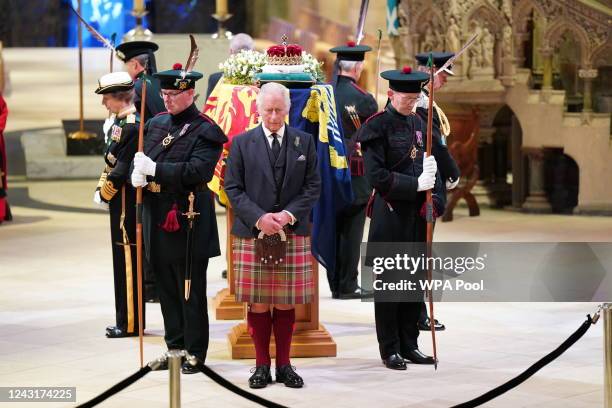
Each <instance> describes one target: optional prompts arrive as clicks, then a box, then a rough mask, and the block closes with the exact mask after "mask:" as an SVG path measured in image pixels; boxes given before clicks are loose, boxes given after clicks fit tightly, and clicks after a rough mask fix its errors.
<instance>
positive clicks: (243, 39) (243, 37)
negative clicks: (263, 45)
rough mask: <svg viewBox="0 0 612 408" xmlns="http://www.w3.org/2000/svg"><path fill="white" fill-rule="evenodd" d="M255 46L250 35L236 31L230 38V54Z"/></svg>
mask: <svg viewBox="0 0 612 408" xmlns="http://www.w3.org/2000/svg"><path fill="white" fill-rule="evenodd" d="M253 48H255V43H254V42H253V38H251V36H250V35H248V34H245V33H238V34H236V35H235V36H233V37H232V39H231V40H230V54H236V53H238V52H240V51H242V50H252V49H253Z"/></svg>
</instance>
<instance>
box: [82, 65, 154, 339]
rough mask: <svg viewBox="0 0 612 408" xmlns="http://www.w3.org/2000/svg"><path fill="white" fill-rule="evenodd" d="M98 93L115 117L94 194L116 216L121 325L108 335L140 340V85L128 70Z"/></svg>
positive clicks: (102, 82)
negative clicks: (136, 173)
mask: <svg viewBox="0 0 612 408" xmlns="http://www.w3.org/2000/svg"><path fill="white" fill-rule="evenodd" d="M96 93H97V94H100V95H102V104H103V105H104V106H105V107H106V108H107V109H108V110H109V111H110V112H111V113H112V114H114V115H115V119H114V123H113V125H112V126H111V128H110V131H109V133H110V143H109V144H108V146H107V149H106V152H105V154H104V160H105V161H106V167H105V169H104V171H103V172H102V175H101V177H100V182H99V183H98V187H97V188H96V191H95V193H94V202H95V203H96V204H98V205H99V206H101V207H103V208H108V210H109V212H110V229H111V246H112V250H113V271H114V282H115V314H116V324H115V326H109V327H107V328H106V337H109V338H117V337H127V336H138V282H137V278H136V250H135V248H133V247H132V246H131V245H132V244H135V243H136V220H135V205H136V192H135V190H134V188H133V187H132V186H131V184H130V183H127V181H128V180H129V169H130V165H131V163H132V160H133V159H134V154H135V153H136V150H137V147H138V126H139V122H140V117H139V115H138V112H136V107H135V106H134V104H133V100H134V81H132V78H131V77H130V75H129V74H128V73H127V72H113V73H110V74H106V75H104V76H103V77H101V78H100V79H99V80H98V89H96ZM142 315H143V316H144V315H145V313H144V305H143V313H142Z"/></svg>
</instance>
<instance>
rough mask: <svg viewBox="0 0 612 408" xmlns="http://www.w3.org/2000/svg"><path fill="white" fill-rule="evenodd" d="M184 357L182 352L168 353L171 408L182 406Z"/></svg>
mask: <svg viewBox="0 0 612 408" xmlns="http://www.w3.org/2000/svg"><path fill="white" fill-rule="evenodd" d="M184 355H185V352H184V351H182V350H170V351H168V353H166V356H167V357H168V374H169V375H170V408H180V406H181V357H183V356H184Z"/></svg>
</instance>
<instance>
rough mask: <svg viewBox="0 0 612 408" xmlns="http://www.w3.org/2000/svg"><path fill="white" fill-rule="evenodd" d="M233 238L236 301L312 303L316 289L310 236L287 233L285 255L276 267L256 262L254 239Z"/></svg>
mask: <svg viewBox="0 0 612 408" xmlns="http://www.w3.org/2000/svg"><path fill="white" fill-rule="evenodd" d="M232 238H233V243H232V250H233V251H232V261H233V267H234V274H235V277H236V300H237V301H239V302H248V303H267V304H290V305H294V304H305V303H310V302H312V298H313V296H314V292H315V287H314V281H313V273H312V263H311V257H310V256H311V255H310V237H306V236H300V235H295V234H293V233H287V256H286V257H285V259H284V262H283V263H282V264H278V265H267V264H262V263H261V262H260V261H259V260H258V259H255V240H254V239H253V238H248V239H246V238H240V237H235V236H234V237H232Z"/></svg>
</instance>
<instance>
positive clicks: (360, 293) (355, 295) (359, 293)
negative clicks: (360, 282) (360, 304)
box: [339, 287, 374, 299]
mask: <svg viewBox="0 0 612 408" xmlns="http://www.w3.org/2000/svg"><path fill="white" fill-rule="evenodd" d="M373 297H374V291H369V290H365V289H361V288H359V287H358V288H357V289H355V290H354V291H353V292H348V293H340V296H339V298H340V299H368V298H373Z"/></svg>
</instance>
